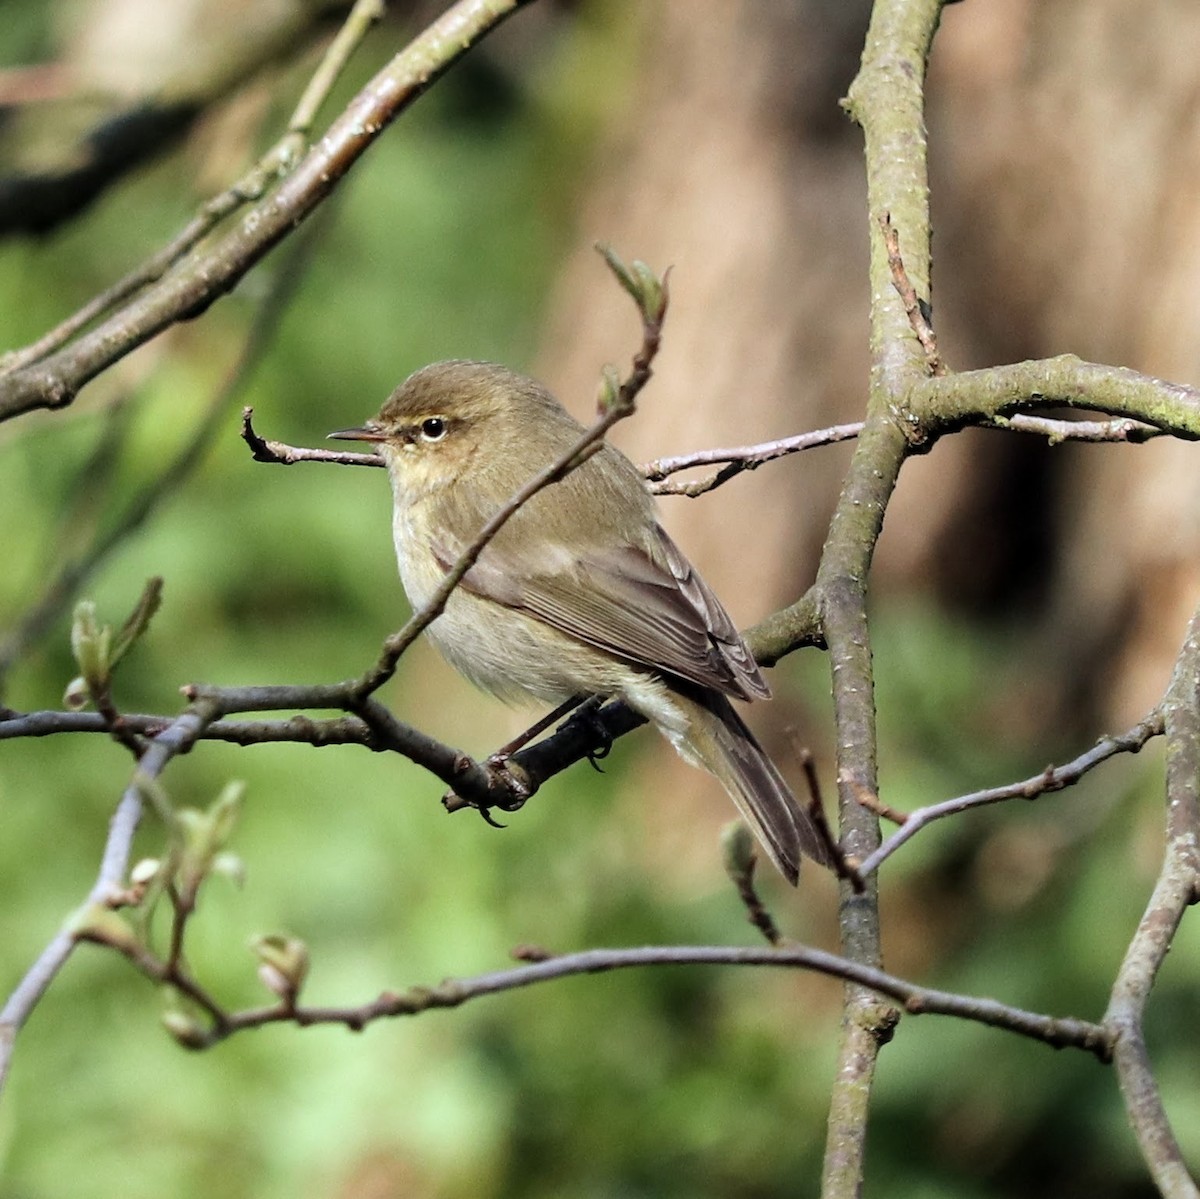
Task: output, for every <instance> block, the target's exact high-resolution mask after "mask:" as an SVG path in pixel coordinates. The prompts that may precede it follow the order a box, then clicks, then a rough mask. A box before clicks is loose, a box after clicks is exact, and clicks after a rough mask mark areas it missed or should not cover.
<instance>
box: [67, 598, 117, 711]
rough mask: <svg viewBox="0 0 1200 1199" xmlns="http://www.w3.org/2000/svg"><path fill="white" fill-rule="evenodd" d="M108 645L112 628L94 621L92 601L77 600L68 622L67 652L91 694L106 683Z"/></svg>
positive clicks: (94, 610)
mask: <svg viewBox="0 0 1200 1199" xmlns="http://www.w3.org/2000/svg"><path fill="white" fill-rule="evenodd" d="M111 648H112V629H110V628H109V627H108V625H100V624H97V623H96V605H95V604H94V603H92V601H91V600H80V601H79V603H78V604H76V605H75V616H74V619H73V620H72V622H71V652H72V653H73V654H74V655H75V661H76V663H77V664H78V666H79V673H80V674H81V675H82V677H83V680H84V682H85V683H86V685H87V688H88V690H89V692H91V693H93V694H94V693H95V692H97V691H102V690H103V689H104V688H105V687H107V686H108V680H109V675H110V666H111V661H110V656H109V655H110V651H111ZM68 690H70V688H68Z"/></svg>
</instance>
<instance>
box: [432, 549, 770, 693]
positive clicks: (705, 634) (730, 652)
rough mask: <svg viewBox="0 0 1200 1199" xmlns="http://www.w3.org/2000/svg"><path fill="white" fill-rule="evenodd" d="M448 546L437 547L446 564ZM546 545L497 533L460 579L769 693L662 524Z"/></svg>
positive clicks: (558, 624)
mask: <svg viewBox="0 0 1200 1199" xmlns="http://www.w3.org/2000/svg"><path fill="white" fill-rule="evenodd" d="M449 548H450V547H448V546H439V547H435V552H436V553H437V556H438V558H439V559H440V560H442V562H443V565H444V566H445V567H446V568H447V569H449V567H450V566H451V565H453V563H454V561H455V560H456V558H457V554H455V553H449V552H445V551H448V550H449ZM541 551H542V552H538V551H535V553H538V556H537V558H535V557H534V555H533V554H530V555H528V556H526V555H524V554H522V555H521V556H520V560H515V559H514V558H513V552H512V551H511V549H509V548H508V547H507V546H506V545H505V543H504V542H502V541H499V540H498V541H494V542H492V543H491V544H489V545H488V546H487V547H486V548H485V549H484V551H483V553H482V554H481V555H480V557H479V560H478V561H477V562H476V563H475V565H474V566H472V568H471V569H470V571H468V572H467V575H466V577H465V578H464V579H463V582H462V584H461V585H462V586H463V587H465V588H466V589H467V590H468V591H471V592H474V593H475V594H476V595H479V596H483V597H484V598H486V599H490V600H492V601H494V602H495V603H499V604H503V605H504V606H505V607H508V608H513V609H516V610H519V611H524V612H526V613H528V614H529V615H531V616H535V617H537V618H538V619H539V620H544V621H545V622H546V623H547V624H548V625H551V626H552V627H554V628H556V629H559V630H560V631H561V632H563V633H566V634H567V635H568V636H570V637H576V638H578V639H579V640H580V641H584V642H587V643H588V644H589V645H594V646H596V647H597V648H598V649H603V650H606V651H608V652H609V653H611V654H614V655H616V656H617V657H619V658H624V659H625V660H626V661H629V662H633V663H636V664H638V665H641V666H646V667H649V668H650V669H653V670H659V671H663V672H665V673H667V674H673V675H679V676H680V677H682V678H685V679H689V680H691V681H692V682H694V683H699V684H700V685H701V686H703V687H713V688H716V689H717V690H718V691H722V692H724V693H726V694H727V695H732V696H735V697H737V698H740V699H765V698H767V697H768V696H769V695H770V689H769V688H768V687H767V684H766V681H765V680H764V679H763V677H762V675H761V674H760V673H759V670H758V666H757V665H756V663H755V661H754V657H753V655H752V654H751V653H750V650H749V648H748V647H747V645H746V643H745V642H744V641H743V640H742V638H741V636H740V634H739V633H738V631H737V629H736V628H735V627H734V624H733V622H732V621H731V620H730V619H729V615H728V614H727V613H726V611H725V609H724V608H723V607H722V606H721V601H720V600H718V599H717V597H716V595H714V594H713V592H712V590H711V589H710V588H709V586H708V584H707V583H705V582H704V580H703V579H702V578H701V577H700V576H699V575H698V574H697V573H696V572H695V570H693V568H692V565H691V563H690V562H689V561H688V560H687V559H686V558H685V557H684V556H683V553H682V552H681V551H680V549H679V547H678V546H676V544H675V543H674V542H673V541H672V540H671V538H670V537H668V536H667V534H666V533H665V532H664V531H663V530H662V529H661V528H659V527H658V526H655V531H654V536H653V541H652V544H651V547H650V549H649V550H646V549H642V548H641V547H639V546H634V545H629V544H625V545H620V546H616V547H613V548H598V547H591V548H589V549H588V550H586V551H585V552H584V553H583V554H582V555H580V556H578V557H571V558H566V557H565V556H564V555H561V554H560V555H557V558H558V561H555V558H556V555H555V553H554V549H553V547H541ZM655 551H657V552H655Z"/></svg>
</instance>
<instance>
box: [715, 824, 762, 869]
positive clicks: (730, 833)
mask: <svg viewBox="0 0 1200 1199" xmlns="http://www.w3.org/2000/svg"><path fill="white" fill-rule="evenodd" d="M721 857H722V860H723V861H724V865H725V873H726V874H728V875H729V877H730V878H732V879H733V880H734V881H735V882H736V881H737V880H738V879H742V878H746V877H747V876H748V875H749V874H750V873H751V872H752V871H753V870H754V863H755V860H756V859H755V850H754V838H753V837H752V836H751V835H750V830H749V829H748V828H747V827H746V826H745V825H744V824H743V823H742V822H741V821H740V820H733V821H731V822H730V823H729V824H727V825H726V826H725V827H724V828H723V829H722V830H721Z"/></svg>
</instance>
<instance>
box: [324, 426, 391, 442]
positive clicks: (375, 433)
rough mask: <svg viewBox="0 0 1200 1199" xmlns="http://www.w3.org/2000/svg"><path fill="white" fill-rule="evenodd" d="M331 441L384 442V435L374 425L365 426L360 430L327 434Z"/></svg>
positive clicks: (341, 430)
mask: <svg viewBox="0 0 1200 1199" xmlns="http://www.w3.org/2000/svg"><path fill="white" fill-rule="evenodd" d="M325 436H326V437H327V438H328V439H329V440H331V441H383V440H384V439H385V438H384V433H383V431H382V430H381V429H377V428H375V427H374V426H372V425H363V426H362V427H361V428H359V429H338V430H337V432H335V433H326V434H325Z"/></svg>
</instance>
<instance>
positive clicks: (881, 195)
mask: <svg viewBox="0 0 1200 1199" xmlns="http://www.w3.org/2000/svg"><path fill="white" fill-rule="evenodd" d="M940 10H941V4H940V0H877V2H876V4H875V8H874V11H873V13H872V16H871V25H870V29H869V31H868V34H867V41H866V46H865V48H864V51H863V59H862V67H861V69H860V71H859V74H858V76H857V78H856V79H855V81H854V83H853V85H852V86H851V89H850V95H849V97H848V98H847V100H846V101H845V106H846V108H847V110H848V111H849V112H850V114H851V115H852V116H853V117H854V119H855V120H856V121H857V122H858V124H859V125H860V126H862V129H863V134H864V138H865V151H866V163H867V188H868V208H869V220H868V229H869V230H870V244H871V258H870V286H871V385H870V399H869V403H868V408H867V422H866V426H865V427H864V429H863V432H862V435H861V436H860V438H859V442H858V445H857V447H856V449H855V453H854V458H853V459H852V461H851V464H850V470H849V472H848V473H847V477H846V482H845V485H844V486H843V489H842V494H841V496H840V497H839V499H838V506H837V510H836V512H835V513H834V517H833V521H832V523H831V525H830V530H829V537H828V539H827V540H826V543H825V548H824V551H823V553H822V556H821V567H820V570H819V572H818V575H817V590H818V597H819V603H820V610H821V616H822V627H823V630H824V634H825V641H826V644H827V646H828V647H829V660H830V662H829V664H830V670H831V672H832V681H833V700H834V718H835V721H836V725H837V779H838V811H839V817H840V824H841V835H842V849H843V851H844V852H845V853H846V854H847V856H848V857H849V858H851V859H852V860H853V859H858V860H862V859H863V858H864V857H866V856H867V855H868V854H870V853H871V852H872V851H873V850H874V849H875V848H876V847H877V846H878V844H879V839H880V835H879V822H878V819H877V818H876V816H875V815H874V813H873V812H872V811H871V810H870V809H869V808H868V807H866V806H865V805H864V804H862V803H860V802H859V800H860V796H863V795H868V796H873V795H875V794H876V792H877V790H878V776H877V762H876V728H875V686H874V677H873V674H872V670H871V639H870V628H869V626H868V623H867V613H866V589H867V576H868V572H869V570H870V566H871V558H872V555H873V553H874V549H875V545H876V543H877V541H878V538H879V533H880V531H881V529H882V526H883V517H884V512H885V511H886V508H887V503H888V500H889V499H890V497H891V495H892V492H893V490H894V489H895V485H896V479H897V477H898V475H899V471H900V467H901V465H902V464H903V462H904V459H905V456H906V453H907V448H908V443H907V439H906V432H907V428H906V424H905V422H904V409H905V407H906V404H905V397H906V393H907V391H908V389H909V388H910V387H911V386H912V384H913V383H914V382H916V381H918V380H920V379H921V378H923V377H924V375H925V372H926V362H925V356H924V352H923V350H922V348H921V345H920V343H919V342H918V341H917V339H916V337H915V336H914V334H913V331H912V327H911V325H910V323H909V320H908V316H907V314H906V312H905V309H904V304H903V303H902V302H901V300H900V297H899V296H898V295H897V294H896V291H895V289H894V288H893V286H892V276H891V267H890V265H889V261H888V251H887V247H886V246H885V244H884V239H883V237H882V234H881V232H880V229H881V224H880V218H881V217H882V216H883V214H885V213H888V212H890V213H891V214H892V217H893V220H894V222H895V223H896V225H898V226H899V227H900V229H901V230H902V235H903V239H904V244H905V246H906V247H907V248H908V252H909V254H910V259H909V260H908V261H907V262H906V266H907V269H908V272H909V275H910V278H911V279H912V281H913V284H914V287H915V288H916V289H917V291H918V292H919V293H923V296H924V299H925V302H926V304H928V295H929V241H930V224H929V183H928V175H927V170H926V156H925V129H924V122H923V112H922V110H923V105H924V95H923V85H924V79H925V59H926V55H927V54H928V52H929V46H930V43H931V41H932V38H933V34H934V31H935V29H936V28H937V21H938V15H939V12H940ZM839 918H840V926H841V939H842V949H843V952H844V954H845V955H846V956H847V957H848V958H850V959H851V960H853V961H855V962H860V963H862V964H863V965H869V966H875V967H878V966H879V965H880V964H881V960H882V952H881V946H880V934H879V899H878V892H877V887H876V882H875V879H873V878H872V879H869V880H868V881H867V886H866V889H865V890H864V891H862V892H861V893H856V892H855V891H854V889H853V888H852V887H851V885H850V884H849V882H845V881H844V882H843V883H842V888H841V906H840V912H839ZM897 1019H898V1012H897V1011H896V1009H895V1008H894V1007H893V1006H892V1005H890V1004H889V1003H886V1002H884V1001H882V1000H881V999H880V998H879V996H878V995H876V994H873V993H871V992H869V991H866V990H865V989H863V988H861V987H857V986H854V985H847V987H846V992H845V1000H844V1007H843V1017H842V1028H841V1042H840V1045H839V1051H838V1069H837V1074H836V1079H835V1082H834V1086H833V1091H832V1096H831V1101H830V1109H829V1123H828V1128H827V1133H826V1143H825V1164H824V1171H823V1180H822V1181H823V1187H822V1194H823V1195H824V1196H826V1197H827V1199H833V1197H837V1199H841V1197H847V1199H848V1197H851V1196H857V1195H858V1194H859V1193H860V1192H861V1188H862V1180H863V1171H864V1160H865V1152H866V1130H867V1116H868V1110H869V1105H870V1099H871V1089H872V1085H873V1082H874V1077H875V1066H876V1062H877V1060H878V1055H879V1050H880V1048H881V1047H882V1046H883V1045H884V1044H885V1043H886V1042H887V1041H888V1039H889V1038H890V1036H891V1033H892V1029H893V1028H894V1026H895V1023H896V1020H897Z"/></svg>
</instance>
